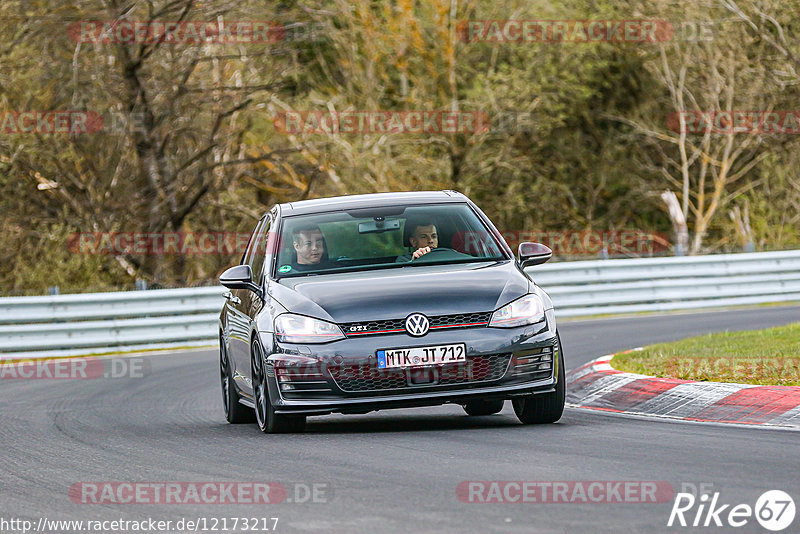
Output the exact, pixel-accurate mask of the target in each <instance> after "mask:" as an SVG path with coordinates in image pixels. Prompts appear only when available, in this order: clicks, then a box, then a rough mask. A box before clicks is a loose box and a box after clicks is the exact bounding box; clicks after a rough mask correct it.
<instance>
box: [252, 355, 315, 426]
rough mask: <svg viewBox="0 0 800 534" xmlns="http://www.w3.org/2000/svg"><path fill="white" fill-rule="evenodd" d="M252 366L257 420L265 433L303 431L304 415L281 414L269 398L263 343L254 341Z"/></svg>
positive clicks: (304, 424)
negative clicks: (276, 411)
mask: <svg viewBox="0 0 800 534" xmlns="http://www.w3.org/2000/svg"><path fill="white" fill-rule="evenodd" d="M250 353H251V358H250V359H251V364H252V365H251V367H252V377H253V400H254V401H255V406H256V422H257V423H258V428H260V429H261V431H262V432H263V433H265V434H280V433H287V432H302V431H303V429H305V427H306V417H305V416H304V415H299V416H298V415H295V416H289V415H279V414H276V413H275V408H274V407H273V406H272V403H271V402H270V400H269V390H268V388H267V380H268V378H267V374H266V373H265V372H264V352H263V351H262V350H261V345H259V344H258V343H257V342H254V343H253V345H252V348H251V351H250Z"/></svg>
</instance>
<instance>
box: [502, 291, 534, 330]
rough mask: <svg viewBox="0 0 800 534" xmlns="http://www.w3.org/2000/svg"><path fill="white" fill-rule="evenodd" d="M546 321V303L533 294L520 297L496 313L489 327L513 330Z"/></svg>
mask: <svg viewBox="0 0 800 534" xmlns="http://www.w3.org/2000/svg"><path fill="white" fill-rule="evenodd" d="M542 321H544V303H543V302H542V299H541V298H539V295H535V294H533V293H531V294H529V295H525V296H524V297H520V298H518V299H517V300H515V301H514V302H510V303H508V304H506V305H505V306H503V307H502V308H500V309H499V310H497V311H496V312H494V313H493V314H492V319H491V320H490V321H489V326H497V327H501V328H512V327H515V326H524V325H526V324H534V323H541V322H542Z"/></svg>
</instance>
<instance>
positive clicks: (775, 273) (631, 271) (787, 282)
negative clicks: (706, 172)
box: [525, 250, 800, 317]
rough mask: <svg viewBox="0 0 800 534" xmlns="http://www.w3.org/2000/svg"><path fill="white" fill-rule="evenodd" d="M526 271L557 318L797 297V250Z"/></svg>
mask: <svg viewBox="0 0 800 534" xmlns="http://www.w3.org/2000/svg"><path fill="white" fill-rule="evenodd" d="M525 271H526V272H527V273H528V274H529V275H530V276H531V278H533V280H534V281H535V282H536V283H537V284H539V285H540V286H541V287H542V288H544V289H545V291H547V292H548V294H549V295H550V296H551V297H552V299H553V304H554V306H555V309H556V316H558V317H575V316H582V315H601V314H619V313H635V312H647V311H651V312H652V311H655V312H658V311H669V310H680V309H696V308H712V307H718V306H737V305H744V304H761V303H768V302H787V301H800V250H790V251H781V252H759V253H749V254H720V255H714V256H683V257H674V258H644V259H625V260H594V261H579V262H570V263H551V264H545V265H540V266H536V267H529V268H527V269H525Z"/></svg>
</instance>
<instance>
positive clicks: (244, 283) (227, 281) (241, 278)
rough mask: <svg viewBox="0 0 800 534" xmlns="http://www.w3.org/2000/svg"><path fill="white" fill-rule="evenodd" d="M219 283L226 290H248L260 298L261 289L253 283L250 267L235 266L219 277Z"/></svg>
mask: <svg viewBox="0 0 800 534" xmlns="http://www.w3.org/2000/svg"><path fill="white" fill-rule="evenodd" d="M219 282H220V283H221V284H222V285H223V286H225V287H227V288H228V289H249V290H250V291H253V292H254V293H256V294H257V295H258V296H261V288H260V287H258V285H257V284H255V283H254V282H253V271H252V270H251V269H250V266H249V265H247V264H245V265H235V266H233V267H231V268H230V269H227V270H226V271H225V272H224V273H222V274H221V275H220V276H219Z"/></svg>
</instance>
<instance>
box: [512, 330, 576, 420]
mask: <svg viewBox="0 0 800 534" xmlns="http://www.w3.org/2000/svg"><path fill="white" fill-rule="evenodd" d="M556 336H558V334H556ZM557 339H558V347H557V348H558V358H554V361H556V362H558V364H557V365H558V382H557V383H556V390H555V391H554V392H552V393H544V394H540V395H533V396H531V397H527V398H524V399H514V400H513V401H512V404H513V405H514V413H516V414H517V418H519V420H520V422H522V423H523V424H525V425H540V424H547V423H555V422H556V421H558V420H559V419H561V415H562V414H563V413H564V403H565V402H566V397H567V384H566V382H567V380H566V377H565V374H566V373H565V372H564V354H563V351H562V349H561V339H560V338H559V337H557Z"/></svg>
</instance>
